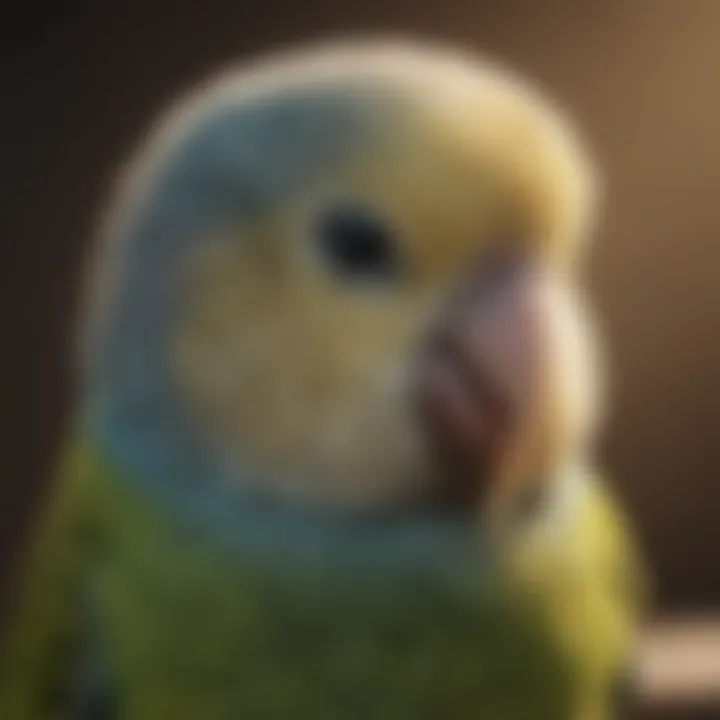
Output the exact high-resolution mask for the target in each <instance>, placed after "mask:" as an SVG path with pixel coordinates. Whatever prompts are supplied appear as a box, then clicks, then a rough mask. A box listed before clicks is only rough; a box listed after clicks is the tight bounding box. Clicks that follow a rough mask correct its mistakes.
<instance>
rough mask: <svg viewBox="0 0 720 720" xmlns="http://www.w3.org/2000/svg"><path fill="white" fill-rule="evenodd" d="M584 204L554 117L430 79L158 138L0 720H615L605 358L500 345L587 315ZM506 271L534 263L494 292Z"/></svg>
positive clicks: (195, 110)
mask: <svg viewBox="0 0 720 720" xmlns="http://www.w3.org/2000/svg"><path fill="white" fill-rule="evenodd" d="M592 195H593V191H592V172H591V170H590V166H589V163H587V162H586V160H585V159H584V158H583V156H582V154H581V152H580V151H579V148H578V147H576V145H575V144H574V141H573V140H572V136H571V134H570V133H569V132H568V131H567V130H566V128H565V126H564V125H563V123H562V122H561V121H560V119H559V116H556V115H555V114H554V113H553V112H551V111H550V110H549V109H548V107H547V106H546V105H545V104H544V102H543V101H541V100H540V99H539V98H538V97H537V96H536V94H535V93H534V92H532V91H529V90H526V88H525V86H524V85H523V83H521V82H520V81H518V80H516V79H514V78H513V77H511V76H510V75H508V74H506V73H505V72H504V71H501V70H499V69H496V68H494V67H493V66H491V65H487V66H485V65H484V64H482V63H478V62H476V61H474V60H471V59H469V58H466V57H464V56H461V55H456V54H453V53H451V52H449V51H440V50H436V49H428V48H426V49H421V48H416V47H412V46H410V47H406V46H403V45H396V44H392V43H391V44H378V45H372V44H370V45H367V46H360V47H352V46H348V47H345V46H337V47H333V48H330V49H324V50H315V51H311V52H308V53H305V54H300V55H295V56H291V57H290V58H289V59H288V58H286V59H281V60H273V61H270V62H267V63H265V64H262V63H261V64H260V65H258V66H256V67H255V68H254V69H250V70H241V71H239V72H238V71H233V72H230V73H229V74H227V75H226V76H223V77H222V78H220V79H219V80H217V81H215V82H214V83H212V84H211V85H210V86H208V87H205V88H202V89H201V90H200V91H198V92H196V93H195V94H193V95H192V96H191V97H190V98H189V99H186V100H185V101H184V102H182V103H181V104H180V105H179V110H178V109H176V110H174V111H172V112H171V113H170V115H169V116H166V117H165V118H164V120H163V121H162V122H161V123H160V125H159V127H158V129H157V130H156V131H155V132H153V133H150V136H149V140H148V141H147V142H146V143H145V144H144V145H143V146H142V147H141V150H140V152H139V153H138V155H137V160H136V162H135V163H134V164H133V165H131V166H130V169H129V170H128V171H127V173H126V174H125V176H124V179H123V182H122V183H121V185H120V189H119V191H118V193H117V196H116V199H115V201H114V203H113V205H112V206H111V208H110V211H109V213H108V219H107V223H106V225H105V227H104V230H103V238H104V241H103V243H102V244H101V254H100V261H99V265H98V266H96V272H95V273H93V275H92V282H91V287H90V291H89V293H88V297H89V300H88V308H89V317H87V318H86V321H85V323H84V329H85V331H84V336H83V358H82V360H83V383H82V384H83V395H82V398H81V402H80V404H79V410H78V415H77V422H75V423H74V426H73V428H72V432H71V434H70V439H69V441H68V443H67V448H66V453H65V457H64V460H63V464H62V472H61V473H60V475H59V477H58V479H57V482H56V483H55V485H54V493H53V496H52V497H51V498H49V499H48V501H47V502H46V503H45V512H44V513H43V514H42V515H41V517H40V519H39V522H38V526H37V530H38V531H37V533H36V535H35V542H34V543H33V546H32V552H31V553H30V554H29V556H28V559H27V563H26V564H25V565H24V572H23V580H24V582H23V590H22V593H21V594H20V598H21V600H20V602H19V603H18V605H19V613H18V621H17V623H16V625H15V626H14V628H13V632H12V633H11V636H10V642H9V643H8V648H9V650H8V652H6V653H5V655H4V657H5V658H6V662H5V663H4V665H3V666H2V667H3V668H4V672H3V675H2V676H0V677H2V682H0V687H2V688H3V690H2V692H1V693H0V717H3V718H5V717H7V718H10V719H11V720H49V719H50V718H57V719H58V720H65V719H66V718H67V719H68V720H69V719H70V718H72V719H73V720H85V719H86V718H87V719H88V720H90V719H91V718H92V720H106V719H110V718H113V719H117V720H120V719H123V720H124V719H127V720H163V719H165V718H167V719H168V720H170V719H171V718H172V720H185V719H187V720H190V719H191V718H192V719H196V718H207V719H208V720H215V719H217V720H236V719H237V718H241V717H242V718H258V719H262V720H266V719H267V720H273V719H274V718H277V719H280V718H290V717H292V718H297V717H302V718H305V717H307V718H313V720H323V719H325V718H326V719H327V720H331V719H332V720H335V719H337V720H345V719H348V720H351V719H355V718H357V719H358V720H360V719H361V718H362V719H365V718H377V720H383V718H388V719H390V718H393V720H401V719H402V718H408V719H410V718H412V719H413V720H419V719H420V718H431V717H432V718H434V717H438V716H440V715H443V716H446V717H450V718H457V719H458V720H462V719H463V718H471V717H472V718H476V717H487V718H493V719H494V718H497V720H505V719H507V720H512V719H514V718H517V719H520V718H531V717H532V718H537V719H538V720H541V719H542V718H547V719H548V720H562V719H563V718H568V720H606V719H607V720H609V719H610V718H614V717H616V715H615V714H614V713H615V712H616V710H617V707H616V705H617V697H616V695H617V693H616V689H617V686H618V683H619V682H620V681H621V680H623V679H624V678H625V674H626V672H627V671H628V670H629V669H630V666H631V662H632V645H633V636H634V629H635V624H636V622H637V615H638V610H639V606H640V585H641V582H640V570H639V563H638V562H637V559H636V557H635V553H634V550H633V544H632V541H631V539H630V534H629V533H628V531H627V528H626V523H625V520H624V518H623V515H622V512H621V511H620V510H619V509H618V507H617V505H616V503H615V501H614V500H613V499H612V497H611V496H610V494H609V492H608V491H607V489H606V488H605V487H604V485H603V483H602V481H601V480H600V479H599V476H598V474H597V473H596V472H595V471H594V470H593V467H592V462H591V461H590V459H589V456H588V453H587V446H586V441H587V437H588V436H589V434H590V427H591V425H592V422H591V419H592V415H593V412H592V411H593V409H594V407H593V403H592V398H593V397H594V396H593V392H592V390H593V389H594V388H595V384H596V383H595V378H594V377H593V376H592V372H591V369H590V365H591V363H590V360H591V359H592V358H593V355H592V352H591V351H590V350H587V348H586V347H585V335H584V334H583V333H582V332H580V331H579V330H578V328H579V327H580V326H581V325H582V323H580V324H578V323H573V322H571V321H570V320H565V319H563V320H562V321H558V322H557V323H556V325H557V326H558V328H560V327H561V328H562V332H561V333H560V334H555V335H551V333H554V332H555V330H552V331H551V330H547V332H548V333H549V334H548V337H551V336H552V338H553V339H552V341H550V340H548V341H543V343H541V346H540V347H541V349H543V352H542V353H540V354H541V355H542V357H543V358H544V360H543V362H545V361H546V360H547V362H545V365H547V370H545V369H543V370H542V371H540V370H538V371H537V372H536V371H535V370H534V367H535V364H534V360H532V358H533V357H534V352H535V351H534V348H535V346H534V345H533V344H532V343H530V341H529V340H527V338H528V337H529V336H530V333H529V331H528V329H527V326H528V324H529V325H530V326H532V325H533V322H534V321H533V320H527V319H526V320H523V319H522V318H520V317H519V315H518V316H517V317H516V315H517V314H518V312H519V311H518V308H521V309H522V307H524V306H523V303H525V304H528V303H529V304H530V306H531V307H532V308H539V309H540V310H539V312H540V314H543V313H546V310H547V308H548V307H550V305H549V304H548V303H550V301H549V300H547V297H549V295H548V294H547V293H545V294H543V293H544V291H542V292H541V289H542V288H547V287H550V286H552V288H553V289H558V288H563V289H567V293H565V290H563V293H564V295H563V297H567V298H570V299H569V300H567V299H566V301H565V307H566V308H572V309H573V312H574V311H575V309H578V308H579V306H580V301H579V300H577V299H576V295H575V294H574V290H572V288H574V281H573V278H574V273H575V271H574V267H575V265H574V257H575V256H576V255H577V254H578V253H579V252H580V248H581V247H582V246H583V243H584V238H585V235H586V234H587V223H588V222H589V218H590V217H591V207H590V206H591V205H592ZM498 244H500V245H504V246H508V247H511V248H512V251H513V253H520V254H522V255H523V257H526V258H530V259H529V260H523V261H522V262H521V263H517V264H515V265H513V267H512V272H511V273H510V275H508V274H507V273H506V275H503V274H502V273H499V275H498V277H501V281H499V286H500V290H497V289H496V290H494V291H492V292H491V291H489V290H486V288H485V284H486V283H485V281H484V280H482V279H478V277H479V276H477V273H476V271H475V270H472V272H469V269H472V268H476V267H477V265H478V263H479V265H480V266H481V268H483V267H488V266H489V265H490V264H491V263H490V261H489V260H484V259H483V258H485V257H486V255H485V253H486V252H487V251H488V249H489V248H491V246H497V245H498ZM478 257H480V260H478ZM535 268H542V269H535ZM473 273H475V274H473ZM480 274H481V275H482V273H480ZM502 278H504V279H502ZM496 284H497V283H496ZM481 286H482V287H481ZM458 288H461V289H462V288H465V290H464V292H465V295H469V296H470V300H465V301H462V299H461V301H460V310H461V311H462V312H460V311H456V310H453V311H452V312H450V317H449V318H447V319H444V318H445V314H446V308H447V307H448V299H449V298H452V297H454V296H455V290H457V289H458ZM539 288H540V289H539ZM491 290H492V288H491ZM493 293H494V295H493ZM488 294H489V295H493V296H494V297H496V299H495V300H486V296H487V295H488ZM460 296H461V298H462V297H464V295H463V293H462V292H461V293H460ZM553 297H554V296H553ZM528 298H530V299H529V300H528ZM453 302H454V301H453ZM552 302H553V303H554V302H555V301H554V300H553V301H552ZM450 304H451V305H452V303H450ZM471 306H472V307H471ZM476 306H482V308H483V309H482V310H477V308H476ZM546 306H547V307H546ZM453 307H454V306H453ZM484 308H488V309H484ZM525 310H527V308H525ZM578 312H579V309H578ZM513 313H515V314H513ZM547 313H548V314H549V311H547ZM468 314H469V315H470V319H467V318H466V315H468ZM562 317H563V318H567V317H569V315H567V314H565V315H562ZM457 324H459V326H460V331H459V332H460V336H461V344H460V346H459V347H457V346H453V342H455V341H456V340H457V337H456V335H457V333H456V332H455V330H457V328H456V327H455V326H456V325H457ZM438 326H439V328H440V330H441V331H442V332H440V333H439V334H436V333H435V330H434V329H435V328H436V327H438ZM583 327H584V326H583ZM513 328H514V329H517V330H518V333H517V337H515V335H513V334H512V333H510V334H509V335H508V334H507V333H506V332H505V330H507V329H513ZM542 332H546V331H545V330H543V331H542ZM563 333H564V334H563ZM448 338H449V339H448ZM453 338H454V339H453ZM517 338H520V340H523V339H525V340H527V342H528V343H530V344H526V345H523V344H522V343H520V345H518V344H517V343H518V342H519V341H518V339H517ZM475 342H477V343H478V348H480V349H479V350H477V352H474V353H470V352H469V350H468V348H470V346H471V345H472V344H473V343H475ZM447 343H450V345H451V346H452V347H451V350H447V348H446V347H445V344H447ZM546 345H547V346H548V347H550V346H552V347H553V348H554V352H553V353H549V352H544V349H545V346H546ZM556 346H557V347H556ZM453 348H454V349H453ZM508 349H509V350H508ZM503 353H505V355H503ZM508 353H509V354H508ZM480 355H482V357H483V366H482V368H480V366H479V365H478V366H477V367H474V369H472V368H471V369H470V370H468V367H467V366H468V363H470V365H472V363H473V362H476V361H477V359H478V356H480ZM430 356H431V357H432V358H433V362H440V365H439V366H438V367H439V368H440V369H441V370H443V368H444V370H445V375H444V378H445V380H447V379H448V377H449V378H450V380H451V381H454V382H460V380H461V379H462V382H463V383H464V385H463V388H464V390H463V392H462V393H461V394H460V396H459V398H460V400H459V403H460V404H458V402H455V403H454V404H453V402H451V393H448V392H445V391H441V390H442V388H441V387H440V385H438V384H437V383H436V384H433V383H434V382H435V381H434V380H433V379H432V378H433V375H432V373H429V374H428V375H427V377H426V376H425V375H424V371H423V369H422V368H423V367H424V363H425V362H426V360H427V358H428V357H430ZM546 356H547V357H546ZM499 358H505V360H500V359H499ZM508 358H509V361H508ZM447 363H450V365H448V364H447ZM461 365H462V367H464V370H463V369H462V368H461ZM516 365H517V367H515V366H516ZM545 365H543V366H542V367H543V368H545ZM526 366H527V367H526ZM539 366H540V365H538V367H539ZM449 367H452V368H454V369H453V370H452V371H451V372H450V373H449V375H448V372H447V371H448V368H449ZM528 368H529V369H528ZM503 373H505V376H504V377H503ZM468 374H469V375H470V376H471V377H470V378H469V379H468V377H467V375H468ZM535 376H537V378H539V379H535V380H533V379H532V378H535ZM518 378H520V379H522V380H523V382H520V379H518ZM528 378H530V380H528ZM523 383H524V384H523ZM526 386H527V388H529V389H528V390H522V392H520V391H519V390H517V388H519V387H522V388H525V387H526ZM418 387H421V388H429V389H430V392H429V393H427V407H426V410H425V411H424V414H423V412H416V407H415V401H414V398H415V395H416V392H415V391H416V390H417V388H418ZM445 390H447V387H446V388H445ZM511 390H513V391H514V394H513V393H512V392H511ZM536 390H537V392H536ZM474 393H479V396H480V399H479V400H478V401H477V404H476V405H475V406H474V408H469V406H467V405H466V406H465V411H467V412H465V416H464V417H465V419H466V420H467V419H468V418H470V419H471V420H472V423H474V424H472V423H471V424H470V425H467V424H466V425H465V429H466V430H467V429H468V428H470V429H471V430H472V432H471V433H470V434H471V435H472V438H473V440H472V442H471V445H472V447H471V448H470V451H469V452H466V451H467V447H466V448H465V449H464V450H463V448H462V447H461V445H462V443H461V442H460V440H461V439H462V432H461V430H462V427H461V426H462V422H461V420H462V417H461V416H462V414H463V412H462V411H463V403H467V402H468V398H470V397H471V396H473V394H474ZM420 394H421V396H422V397H425V396H424V395H422V393H420ZM491 396H492V397H491ZM498 397H499V398H500V400H499V401H498V402H496V400H497V398H498ZM527 398H530V399H527ZM455 400H456V401H457V400H458V396H457V394H456V397H455ZM521 400H522V402H521ZM498 403H499V405H500V406H501V407H500V410H503V412H501V413H499V414H498V417H500V415H502V416H503V417H504V416H505V415H508V414H509V415H511V416H512V418H513V421H512V423H509V425H508V427H510V426H512V428H513V431H512V432H511V431H510V430H507V429H503V431H502V432H500V431H499V430H498V431H497V433H495V434H499V435H500V436H501V437H502V439H503V442H502V443H501V445H502V452H499V451H498V452H496V451H495V450H492V448H493V447H494V445H492V443H491V442H490V440H488V437H489V436H490V434H492V433H489V431H488V433H489V434H488V433H486V431H485V430H483V428H487V427H490V426H492V427H497V428H501V427H502V428H505V425H506V424H508V423H506V422H505V421H504V420H503V421H501V420H500V419H497V420H493V421H492V422H491V420H490V418H491V417H494V416H492V414H491V413H490V410H489V409H488V408H492V407H494V406H495V405H498ZM423 407H425V406H423ZM504 411H508V412H504ZM510 411H511V412H510ZM468 413H469V414H468ZM423 418H425V420H427V421H428V424H429V426H430V427H431V432H430V433H429V437H430V439H431V440H432V442H431V441H430V440H428V432H427V428H426V427H425V423H424V422H423ZM493 423H494V425H493ZM503 423H505V424H503ZM492 427H491V429H492ZM478 428H479V429H478ZM486 434H487V437H486ZM442 437H445V440H448V438H449V443H448V442H445V440H443V441H442V442H441V439H442ZM435 440H437V441H438V442H437V446H436V444H435V442H434V441H435ZM441 446H442V447H441ZM451 446H452V447H454V448H455V449H453V450H452V451H451V452H450V453H449V454H450V455H452V458H453V462H451V463H449V464H447V463H445V461H444V459H445V457H446V455H448V452H447V450H448V448H450V447H451ZM438 448H440V449H439V450H438ZM436 450H437V452H435V451H436ZM468 463H469V464H468ZM459 468H462V469H459ZM468 468H469V469H468ZM488 468H491V470H489V469H488ZM441 497H442V498H443V500H442V502H441V501H440V500H439V499H438V498H441Z"/></svg>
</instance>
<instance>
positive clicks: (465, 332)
mask: <svg viewBox="0 0 720 720" xmlns="http://www.w3.org/2000/svg"><path fill="white" fill-rule="evenodd" d="M544 275H545V272H544V270H543V268H542V267H541V266H540V264H539V262H538V261H533V260H532V259H530V258H528V257H526V256H519V255H517V254H511V253H509V252H503V251H498V252H495V253H493V254H492V255H490V256H487V255H486V256H485V257H483V258H482V260H481V261H480V262H479V263H477V264H476V265H475V267H473V268H472V270H471V272H470V274H469V276H468V277H467V278H466V279H465V281H464V282H463V283H461V286H460V287H459V288H458V292H457V293H456V295H455V296H454V297H453V298H451V299H450V302H449V303H448V305H447V307H446V308H445V310H444V312H442V313H441V316H440V317H439V319H438V321H437V323H436V324H435V325H434V327H432V328H431V331H430V333H429V334H428V337H427V338H426V342H425V343H424V345H423V347H422V349H421V353H420V358H419V366H418V373H417V376H416V381H417V384H416V391H417V396H416V397H417V401H418V402H417V407H418V412H419V414H420V420H421V425H422V427H423V429H424V430H425V432H426V434H427V441H428V444H429V447H430V448H431V450H432V451H433V453H434V456H435V459H436V462H437V465H438V467H439V468H440V469H441V472H440V473H439V475H440V477H441V478H442V482H441V483H439V484H440V485H441V487H439V488H438V489H437V490H438V500H439V501H440V502H442V503H443V504H444V505H445V506H450V507H452V508H454V509H455V510H457V511H459V512H461V513H463V512H468V513H473V514H474V513H475V511H476V510H477V507H478V504H479V503H480V504H482V503H483V502H484V501H485V500H486V496H487V495H488V493H490V492H491V491H492V485H493V483H495V482H498V480H497V478H498V476H499V469H500V467H501V465H502V464H503V461H504V458H505V457H506V456H507V455H508V453H509V452H510V451H511V449H512V447H513V445H514V443H515V442H516V438H517V436H518V433H519V432H520V429H521V426H522V425H523V421H524V419H525V418H526V416H527V415H528V414H529V413H532V408H533V407H534V406H535V405H536V401H537V394H538V392H539V390H540V385H541V384H542V383H541V382H540V380H541V377H542V375H543V361H544V354H545V352H544V351H545V344H546V343H544V333H543V324H544V318H543V311H542V302H541V295H542V287H543V284H544Z"/></svg>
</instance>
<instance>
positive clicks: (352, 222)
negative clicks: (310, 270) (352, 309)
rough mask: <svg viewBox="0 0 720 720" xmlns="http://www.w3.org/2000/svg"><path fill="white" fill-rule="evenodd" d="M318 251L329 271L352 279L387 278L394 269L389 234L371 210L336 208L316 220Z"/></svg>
mask: <svg viewBox="0 0 720 720" xmlns="http://www.w3.org/2000/svg"><path fill="white" fill-rule="evenodd" d="M317 233H318V234H317V237H318V241H319V243H320V246H321V252H322V254H323V256H324V257H325V258H326V260H327V261H328V262H329V264H330V266H331V267H332V269H333V271H334V272H336V273H338V274H340V275H343V276H346V277H350V278H354V279H359V280H363V279H387V278H391V277H393V276H395V275H396V274H397V270H398V263H397V257H396V253H395V247H394V245H393V242H392V236H391V233H390V231H389V229H388V227H387V225H386V223H385V222H384V221H383V219H382V218H380V217H378V216H377V215H375V214H374V213H372V212H370V211H368V210H367V209H364V208H360V207H349V206H344V207H337V208H334V209H332V210H331V211H330V212H328V213H327V214H326V215H325V216H324V217H323V218H321V220H320V226H319V228H318V231H317Z"/></svg>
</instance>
